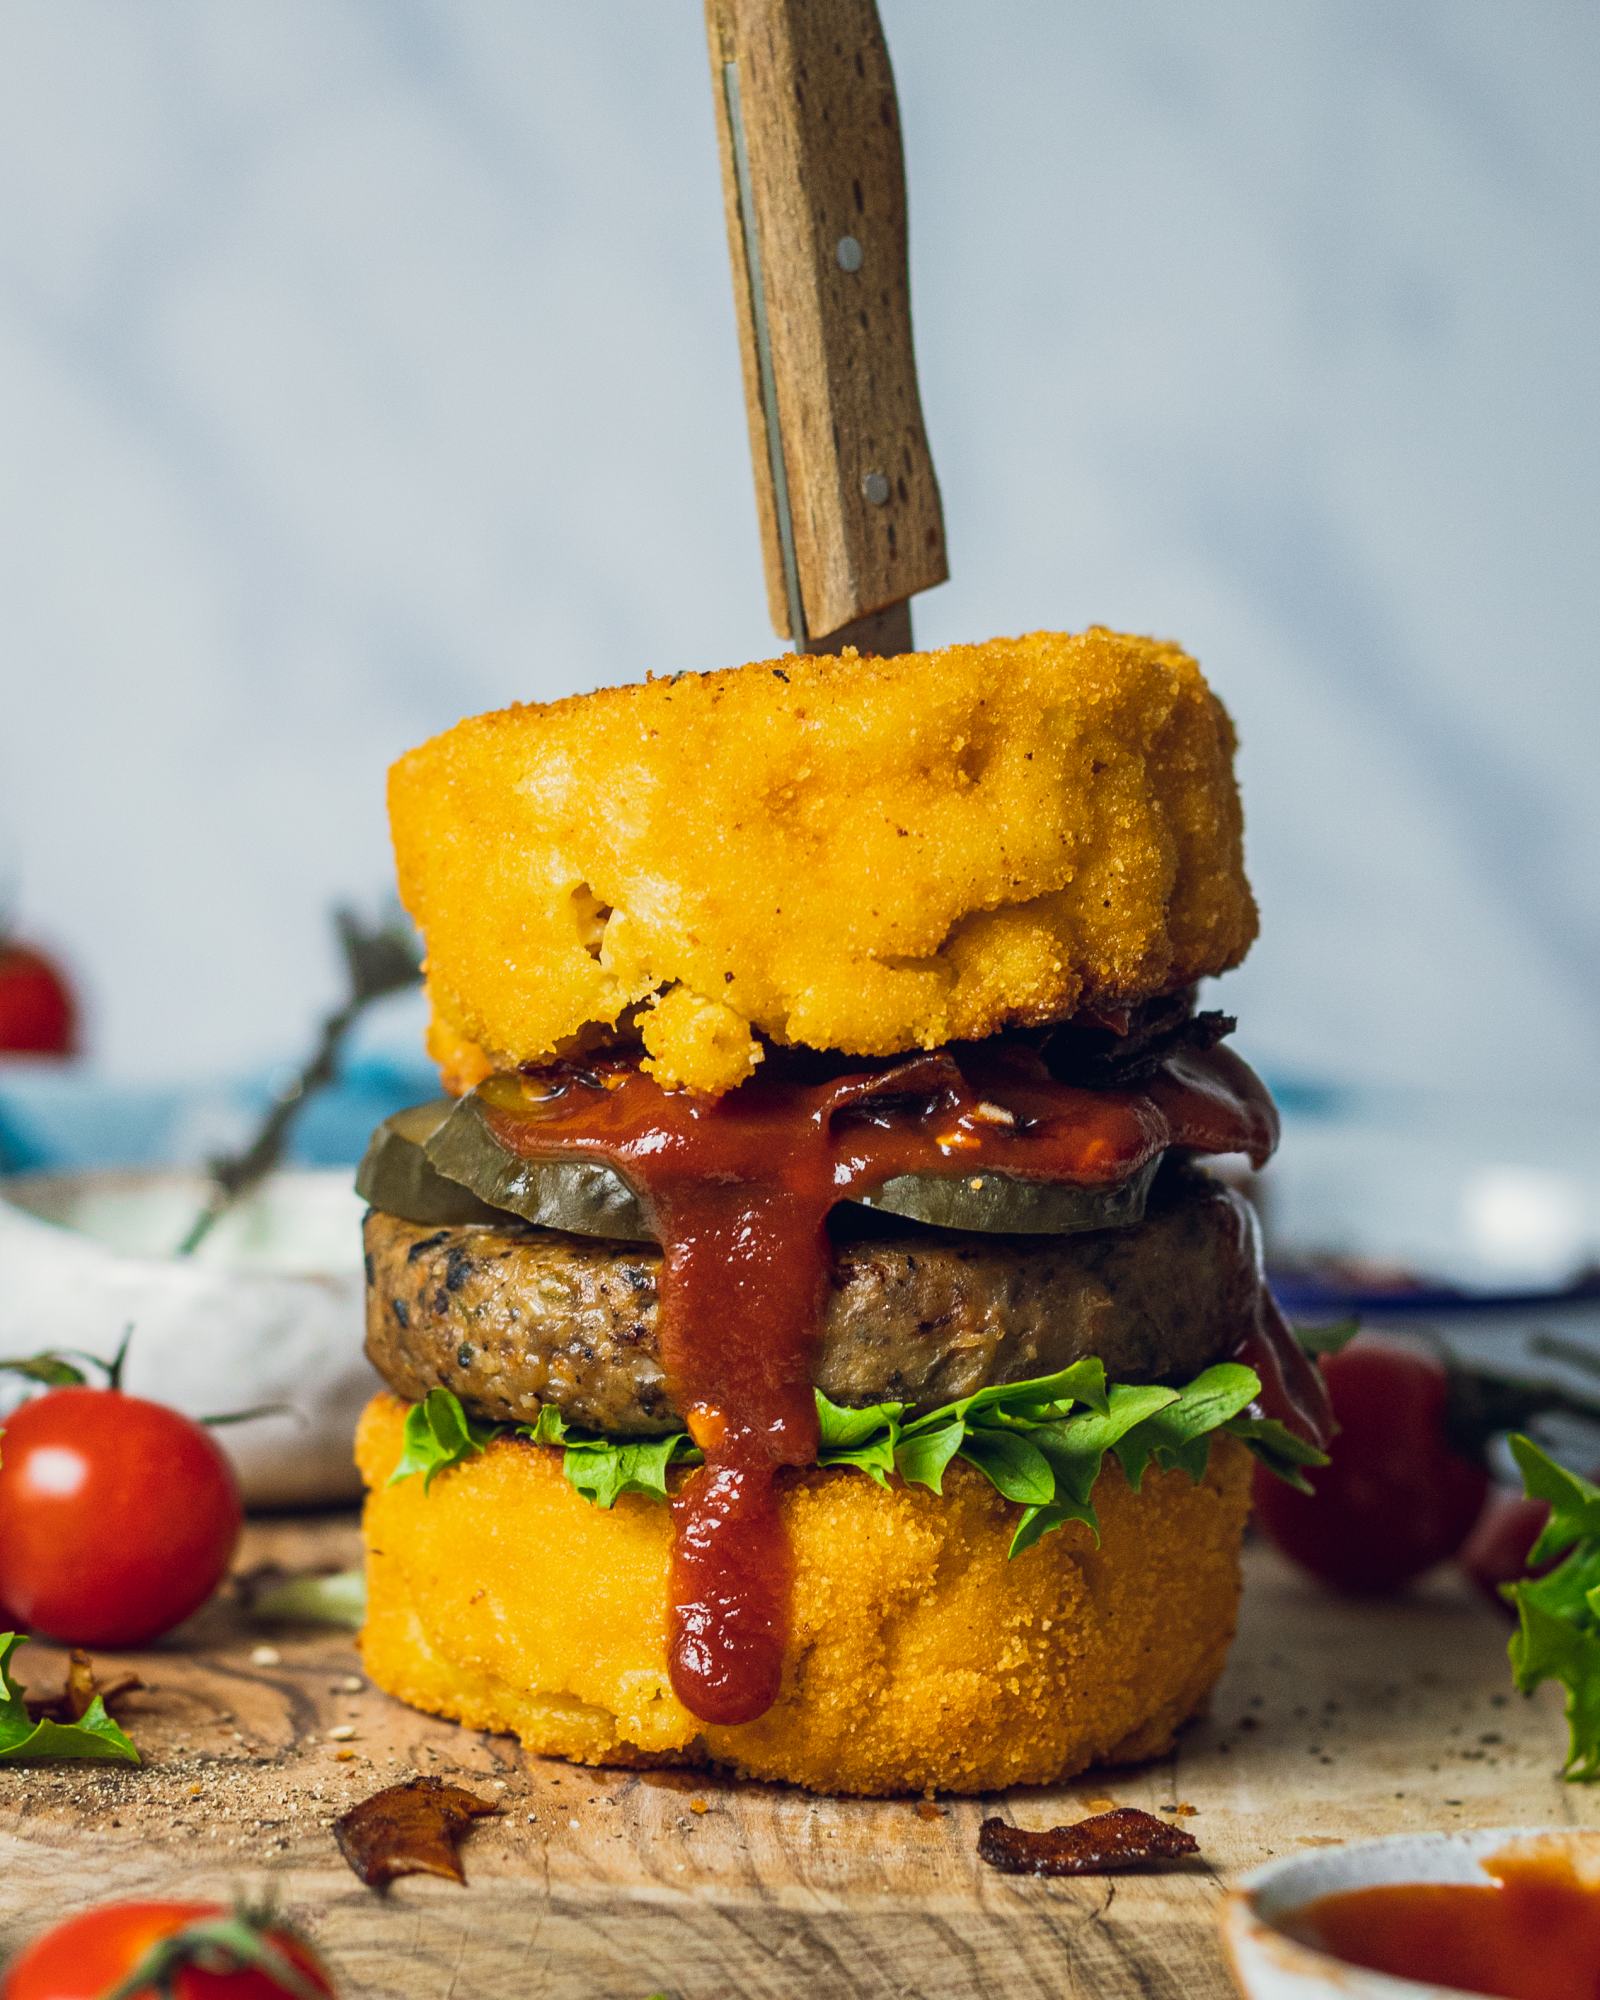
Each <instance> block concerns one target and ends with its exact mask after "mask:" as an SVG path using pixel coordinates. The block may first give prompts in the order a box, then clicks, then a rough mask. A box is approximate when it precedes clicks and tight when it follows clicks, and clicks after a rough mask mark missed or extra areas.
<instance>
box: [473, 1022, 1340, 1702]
mask: <svg viewBox="0 0 1600 2000" xmlns="http://www.w3.org/2000/svg"><path fill="white" fill-rule="evenodd" d="M479 1095H480V1097H481V1098H482V1099H483V1101H484V1103H485V1105H486V1107H487V1108H488V1112H489V1123H490V1124H491V1126H492V1128H493V1130H494V1132H495V1135H496V1137H497V1138H499V1139H500V1141H501V1143H502V1144H504V1145H506V1146H508V1147H509V1148H511V1149H512V1150H513V1151H516V1152H519V1153H521V1154H523V1155H524V1156H525V1157H528V1158H541V1157H542V1158H549V1157H551V1156H553V1155H562V1154H578V1155H581V1156H585V1157H588V1158H592V1159H598V1160H603V1161H604V1162H606V1163H607V1164H608V1165H610V1166H613V1167H615V1168H616V1169H617V1171H618V1172H619V1173H621V1174H622V1175H623V1176H624V1177H625V1178H626V1179H627V1180H628V1181H629V1182H630V1183H631V1184H632V1186H633V1187H634V1188H635V1190H636V1191H637V1192H638V1193H639V1194H640V1195H641V1196H642V1197H643V1199H644V1201H645V1202H646V1204H647V1206H648V1207H649V1209H650V1212H651V1216H652V1219H653V1221H654V1223H655V1226H656V1231H657V1234H658V1236H659V1238H660V1241H661V1246H662V1258H663V1265H662V1276H661V1287H660V1310H659V1319H658V1329H659V1338H660V1343H661V1355H662V1361H663V1364H664V1366H665V1369H666V1372H667V1376H668V1379H669V1381H670V1382H671V1384H672V1386H673V1389H674V1391H675V1393H676V1395H677V1397H678V1399H679V1403H680V1407H682V1408H683V1409H684V1410H686V1412H687V1421H688V1426H689V1430H690V1433H691V1435H692V1436H693V1438H694V1440H695V1442H696V1444H698V1445H699V1446H700V1448H701V1450H702V1451H703V1452H704V1453H705V1460H706V1462H705V1464H704V1465H703V1466H701V1467H699V1468H697V1469H696V1470H695V1471H694V1472H692V1473H691V1474H690V1475H689V1476H688V1478H687V1479H685V1480H684V1482H683V1484H682V1486H681V1487H680V1488H679V1490H678V1492H677V1494H676V1495H675V1497H674V1500H673V1516H674V1527H675V1535H674V1553H673V1569H672V1639H671V1648H670V1663H671V1673H672V1685H673V1688H674V1690H675V1691H676V1693H677V1695H678V1698H679V1699H680V1700H681V1701H682V1702H683V1704H684V1706H685V1707H686V1708H688V1709H689V1710H691V1711H692V1713H694V1714H695V1715H698V1716H699V1717H700V1718H701V1719H702V1720H703V1721H706V1722H714V1723H737V1722H748V1721H752V1720H753V1719H754V1718H755V1717H756V1716H758V1715H761V1714H763V1713H765V1711H766V1710H767V1709H768V1708H770V1707H771V1705H772V1703H773V1701H774V1700H775V1699H776V1697H777V1693H778V1684H779V1679H780V1676H781V1672H782V1666H783V1654H784V1644H785V1639H786V1635H787V1619H788V1601H789V1582H790V1561H789V1551H788V1547H787V1543H786V1539H785V1536H784V1533H783V1525H782V1520H781V1517H780V1514H779V1507H778V1492H777V1484H776V1479H777V1474H778V1472H779V1471H780V1470H781V1469H782V1468H783V1467H785V1466H804V1465H810V1464H813V1463H814V1462H815V1460H816V1455H817V1445H818V1438H817V1418H816V1405H815V1402H814V1400H813V1396H812V1388H811V1382H812V1353H813V1348H814V1346H815V1342H816V1338H817V1332H818V1328H819V1325H820V1322H821V1316H822V1307H823V1301H824V1295H825V1290H826V1286H827V1281H828V1272H829V1264H830V1250H829V1243H828V1233H827V1222H828V1215H829V1211H830V1210H831V1209H832V1208H833V1207H834V1206H835V1205H836V1204H837V1203H838V1202H840V1201H843V1200H845V1199H847V1198H848V1197H850V1196H852V1195H855V1194H861V1193H865V1192H867V1191H869V1190H871V1189H874V1188H878V1187H881V1186H882V1185H883V1183H884V1182H885V1181H887V1180H890V1179H892V1178H893V1177H894V1176H895V1175H897V1174H903V1173H913V1172H916V1173H939V1174H950V1175H967V1174H974V1173H978V1172H984V1171H995V1172H1000V1173H1005V1174H1012V1175H1016V1176H1019V1177H1023V1178H1038V1179H1041V1180H1050V1181H1064V1182H1072V1183H1076V1184H1079V1185H1087V1186H1111V1185H1114V1184H1116V1183H1117V1182H1120V1181H1124V1180H1126V1179H1127V1178H1128V1177H1129V1176H1130V1175H1131V1174H1134V1173H1136V1172H1137V1171H1138V1170H1139V1169H1140V1168H1141V1167H1143V1166H1145V1165H1147V1164H1148V1163H1149V1162H1150V1161H1151V1160H1153V1159H1154V1158H1155V1157H1156V1156H1157V1155H1158V1154H1160V1153H1163V1152H1165V1151H1166V1150H1167V1149H1168V1148H1169V1147H1175V1148H1181V1149H1184V1150H1187V1151H1193V1152H1200V1153H1228V1152H1241V1153H1247V1154H1249V1156H1250V1157H1251V1159H1252V1160H1254V1161H1255V1163H1256V1164H1257V1165H1258V1166H1259V1165H1261V1164H1262V1163H1264V1162H1265V1160H1266V1159H1267V1157H1268V1156H1269V1155H1270V1153H1271V1152H1272V1149H1273V1147H1274V1145H1275V1144H1276V1142H1277V1136H1278V1121H1277V1113H1276V1112H1275V1111H1274V1109H1273V1106H1272V1102H1271V1099H1270V1098H1269V1097H1268V1096H1267V1093H1266V1090H1265V1088H1264V1087H1263V1085H1262V1084H1261V1082H1260V1080H1259V1078H1257V1077H1256V1075H1255V1074H1254V1072H1253V1071H1252V1070H1250V1069H1249V1068H1248V1067H1247V1066H1246V1065H1245V1064H1244V1063H1243V1062H1241V1061H1240V1059H1239V1058H1238V1057H1237V1056H1235V1055H1234V1054H1233V1053H1232V1052H1231V1051H1230V1050H1227V1049H1222V1048H1214V1049H1208V1050H1205V1051H1202V1052H1184V1053H1181V1054H1175V1055H1172V1056H1169V1057H1168V1058H1167V1060H1166V1061H1165V1062H1163V1063H1162V1064H1161V1065H1160V1067H1159V1068H1158V1069H1157V1070H1156V1072H1155V1074H1154V1075H1153V1076H1151V1077H1150V1078H1149V1079H1148V1080H1146V1081H1144V1082H1142V1083H1141V1084H1139V1085H1137V1086H1135V1087H1127V1088H1106V1089H1089V1088H1085V1087H1083V1086H1080V1085H1073V1084H1066V1083H1062V1082H1059V1081H1058V1080H1057V1079H1055V1078H1054V1077H1052V1076H1051V1074H1050V1072H1049V1070H1048V1068H1047V1067H1046V1065H1045V1062H1044V1060H1043V1058H1042V1057H1041V1056H1040V1055H1039V1053H1038V1052H1037V1050H1035V1049H1032V1048H1030V1047H1028V1046H1027V1045H1019V1044H1007V1043H990V1044H983V1045H981V1046H979V1047H977V1048H974V1049H966V1050H963V1051H961V1053H960V1055H959V1058H958V1057H957V1055H956V1054H954V1053H953V1052H951V1051H948V1050H946V1051H940V1052H939V1053H937V1054H933V1055H927V1056H913V1057H910V1058H907V1059H905V1060H903V1061H895V1062H890V1063H878V1064H873V1065H867V1066H863V1067H862V1068H860V1069H857V1070H853V1071H850V1072H848V1073H846V1074H844V1075H842V1076H834V1077H831V1078H829V1079H828V1080H826V1081H824V1082H821V1083H815V1082H795V1081H791V1080H786V1079H784V1078H782V1077H770V1078H759V1079H756V1080H755V1081H753V1082H751V1083H747V1084H745V1085H744V1086H743V1087H741V1088H740V1089H738V1090H736V1091H732V1092H730V1093H729V1094H728V1095H727V1096H726V1097H721V1098H716V1099H705V1098H696V1097H693V1096H691V1095H689V1094H687V1093H684V1092H673V1091H664V1090H662V1089H661V1088H660V1087H659V1086H658V1085H657V1084H656V1083H654V1082H653V1081H652V1080H651V1078H649V1077H648V1076H646V1075H644V1074H643V1072H642V1071H640V1070H639V1069H638V1068H636V1067H634V1066H632V1065H629V1064H623V1063H601V1064H598V1065H596V1066H595V1067H594V1068H593V1069H592V1070H587V1071H572V1072H560V1073H551V1074H548V1075H541V1076H533V1077H526V1078H519V1077H500V1078H495V1079H492V1080H491V1081H490V1082H489V1083H487V1084H485V1085H483V1086H481V1087H480V1090H479ZM1261 1301H1262V1303H1261V1308H1260V1311H1259V1313H1258V1315H1257V1323H1256V1324H1255V1325H1254V1326H1251V1327H1247V1328H1244V1329H1242V1330H1241V1334H1240V1340H1239V1343H1238V1347H1237V1350H1236V1351H1237V1354H1238V1358H1240V1359H1241V1360H1244V1361H1247V1362H1249V1363H1250V1365H1251V1366H1253V1367H1255V1368H1256V1370H1257V1372H1258V1373H1259V1374H1260V1376H1261V1380H1262V1398H1261V1401H1262V1405H1263V1407H1264V1408H1265V1409H1266V1410H1267V1411H1268V1413H1269V1414H1271V1415H1274V1416H1278V1417H1281V1418H1283V1419H1284V1420H1285V1421H1287V1422H1289V1423H1291V1424H1293V1425H1295V1427H1296V1428H1297V1429H1299V1430H1301V1431H1302V1432H1304V1433H1305V1434H1307V1435H1308V1436H1312V1437H1317V1438H1319V1439H1320V1438H1321V1437H1322V1436H1323V1435H1324V1433H1325V1428H1326V1415H1327V1412H1326V1404H1325V1401H1324V1399H1323V1394H1322V1384H1321V1377H1320V1375H1318V1373H1317V1372H1316V1370H1315V1369H1314V1368H1313V1367H1312V1366H1311V1365H1310V1364H1309V1363H1308V1362H1307V1361H1306V1360H1305V1357H1304V1356H1303V1354H1302V1353H1301V1351H1300V1348H1299V1345H1298V1343H1297V1342H1296V1341H1295V1340H1294V1339H1293V1336H1292V1335H1291V1334H1290V1333H1289V1331H1288V1329H1287V1328H1286V1327H1285V1326H1284V1325H1283V1322H1282V1321H1281V1319H1279V1318H1278V1316H1277V1312H1276V1308H1275V1307H1274V1306H1273V1305H1272V1302H1271V1299H1270V1297H1269V1296H1268V1295H1267V1293H1266V1290H1265V1288H1264V1287H1263V1289H1262V1292H1261Z"/></svg>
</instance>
